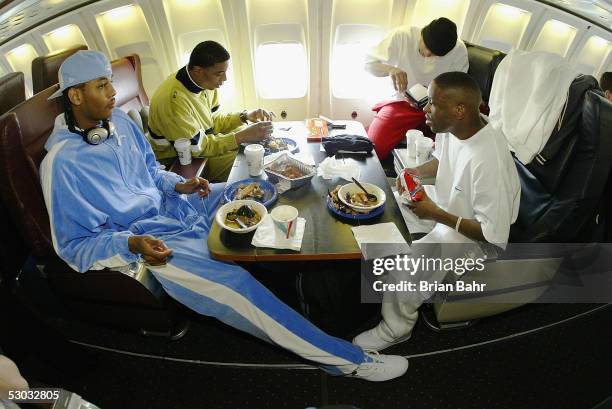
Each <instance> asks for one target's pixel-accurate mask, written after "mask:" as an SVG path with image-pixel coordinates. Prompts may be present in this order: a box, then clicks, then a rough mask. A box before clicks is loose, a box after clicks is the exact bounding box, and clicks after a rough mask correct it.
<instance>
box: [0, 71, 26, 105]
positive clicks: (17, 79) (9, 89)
mask: <svg viewBox="0 0 612 409" xmlns="http://www.w3.org/2000/svg"><path fill="white" fill-rule="evenodd" d="M25 100H26V91H25V82H24V76H23V73H22V72H11V73H10V74H6V75H4V76H2V77H0V115H2V114H4V113H5V112H8V111H10V110H11V108H13V107H14V106H17V105H19V104H20V103H22V102H23V101H25Z"/></svg>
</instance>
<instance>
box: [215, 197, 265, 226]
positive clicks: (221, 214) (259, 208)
mask: <svg viewBox="0 0 612 409" xmlns="http://www.w3.org/2000/svg"><path fill="white" fill-rule="evenodd" d="M243 205H250V206H251V208H252V209H253V210H255V211H256V212H257V213H258V214H259V215H260V216H261V220H260V221H259V222H258V223H256V224H254V225H252V226H250V227H247V228H245V229H241V228H236V227H232V226H227V225H226V224H225V216H227V214H228V213H229V212H231V211H233V210H236V209H238V208H239V207H240V206H243ZM267 214H268V209H266V206H264V205H263V204H261V203H259V202H256V201H255V200H234V201H233V202H228V203H226V204H224V205H223V206H221V207H220V208H219V210H217V215H216V216H215V220H216V221H217V223H219V226H221V227H223V228H224V229H226V230H229V231H231V232H233V233H239V234H242V233H248V232H250V231H253V230H255V229H256V228H258V227H259V225H260V224H261V223H262V222H263V219H264V217H266V215H267Z"/></svg>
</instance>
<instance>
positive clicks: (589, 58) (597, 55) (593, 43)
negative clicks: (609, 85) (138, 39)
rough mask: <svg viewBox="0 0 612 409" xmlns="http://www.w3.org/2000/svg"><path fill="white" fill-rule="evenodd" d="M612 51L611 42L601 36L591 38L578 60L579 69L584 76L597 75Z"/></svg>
mask: <svg viewBox="0 0 612 409" xmlns="http://www.w3.org/2000/svg"><path fill="white" fill-rule="evenodd" d="M611 51H612V44H610V42H609V41H607V40H605V39H603V38H601V37H599V36H591V37H590V38H589V39H588V41H587V42H586V44H585V45H584V47H583V48H582V51H581V52H580V54H579V55H578V58H577V59H576V61H578V69H579V70H580V72H582V73H584V74H589V75H593V74H595V73H596V72H597V71H598V70H599V68H600V66H601V65H602V62H603V61H605V60H606V58H607V57H608V55H609V54H610V52H611Z"/></svg>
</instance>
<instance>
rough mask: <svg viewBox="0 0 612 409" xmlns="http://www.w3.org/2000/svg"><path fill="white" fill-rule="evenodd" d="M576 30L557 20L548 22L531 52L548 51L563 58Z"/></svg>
mask: <svg viewBox="0 0 612 409" xmlns="http://www.w3.org/2000/svg"><path fill="white" fill-rule="evenodd" d="M576 31H577V30H576V28H575V27H572V26H570V25H569V24H565V23H563V22H561V21H558V20H548V21H547V22H546V24H544V27H543V28H542V31H541V32H540V34H539V35H538V38H537V40H536V42H535V44H534V46H533V51H548V52H551V53H557V54H559V55H560V56H562V57H565V55H566V54H567V51H568V50H569V48H570V46H571V45H572V42H573V41H574V38H575V37H576Z"/></svg>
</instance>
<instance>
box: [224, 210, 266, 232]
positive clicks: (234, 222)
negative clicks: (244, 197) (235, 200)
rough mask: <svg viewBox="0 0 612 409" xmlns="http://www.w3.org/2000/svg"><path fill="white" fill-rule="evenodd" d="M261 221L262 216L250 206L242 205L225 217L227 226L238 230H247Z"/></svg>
mask: <svg viewBox="0 0 612 409" xmlns="http://www.w3.org/2000/svg"><path fill="white" fill-rule="evenodd" d="M260 220H261V216H260V215H259V214H258V213H257V212H256V211H255V210H253V208H252V207H251V206H249V205H242V206H240V207H239V208H238V209H235V210H232V211H231V212H229V213H228V214H226V215H225V225H226V226H229V227H233V228H236V229H246V228H247V227H251V226H254V225H256V224H257V223H259V221H260Z"/></svg>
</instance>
